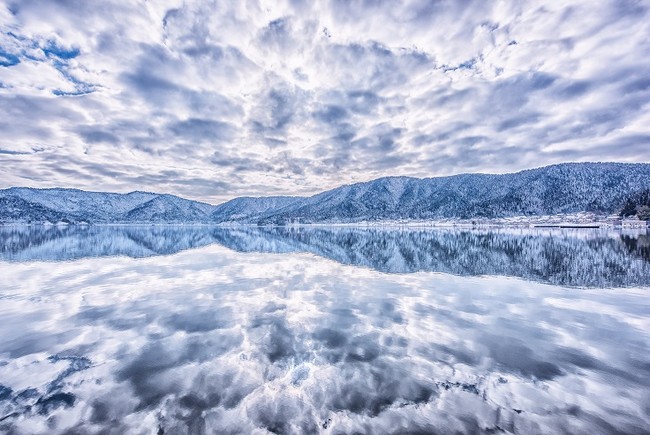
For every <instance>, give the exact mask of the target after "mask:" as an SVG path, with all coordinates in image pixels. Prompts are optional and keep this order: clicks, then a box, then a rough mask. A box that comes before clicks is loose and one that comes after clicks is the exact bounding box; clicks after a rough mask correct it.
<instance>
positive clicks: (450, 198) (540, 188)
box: [257, 163, 650, 224]
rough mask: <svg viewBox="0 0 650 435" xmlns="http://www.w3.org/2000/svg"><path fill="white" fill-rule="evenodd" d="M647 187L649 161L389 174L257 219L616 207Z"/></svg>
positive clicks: (609, 209)
mask: <svg viewBox="0 0 650 435" xmlns="http://www.w3.org/2000/svg"><path fill="white" fill-rule="evenodd" d="M648 187H650V164H622V163H572V164H561V165H554V166H547V167H544V168H539V169H532V170H527V171H522V172H517V173H514V174H504V175H488V174H463V175H455V176H451V177H439V178H425V179H418V178H408V177H388V178H380V179H378V180H374V181H370V182H367V183H357V184H353V185H349V186H342V187H339V188H337V189H333V190H330V191H327V192H323V193H321V194H318V195H315V196H312V197H310V198H306V199H304V200H299V201H296V202H295V203H294V204H292V205H290V206H287V207H284V208H283V209H281V210H276V211H273V212H270V213H266V214H262V215H260V216H259V217H258V219H257V222H258V223H262V224H285V223H290V222H299V223H311V222H355V221H376V220H392V219H439V218H464V219H467V218H474V217H487V218H492V217H507V216H519V215H552V214H559V213H576V212H581V211H591V212H597V213H599V212H603V213H614V212H618V211H619V210H620V209H621V207H622V205H623V202H624V200H625V199H626V198H627V197H628V196H629V195H630V193H632V192H639V191H642V190H643V189H647V188H648Z"/></svg>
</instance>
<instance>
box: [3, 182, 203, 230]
mask: <svg viewBox="0 0 650 435" xmlns="http://www.w3.org/2000/svg"><path fill="white" fill-rule="evenodd" d="M213 209H214V206H212V205H210V204H206V203H202V202H197V201H190V200H187V199H183V198H180V197H178V196H173V195H159V194H155V193H147V192H131V193H127V194H119V193H105V192H86V191H83V190H77V189H32V188H26V187H12V188H10V189H5V190H0V223H1V222H52V223H55V222H61V221H63V222H71V223H79V222H87V223H149V222H157V223H185V222H207V221H209V215H210V213H211V212H212V210H213Z"/></svg>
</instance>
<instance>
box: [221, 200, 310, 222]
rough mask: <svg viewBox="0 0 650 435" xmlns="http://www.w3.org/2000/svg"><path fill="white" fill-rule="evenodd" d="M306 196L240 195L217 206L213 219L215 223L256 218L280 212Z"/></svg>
mask: <svg viewBox="0 0 650 435" xmlns="http://www.w3.org/2000/svg"><path fill="white" fill-rule="evenodd" d="M304 199H305V198H301V197H297V196H268V197H258V198H251V197H247V196H244V197H240V198H235V199H231V200H230V201H228V202H224V203H223V204H220V205H218V206H216V207H215V208H214V210H213V212H212V215H211V216H210V217H211V220H212V221H213V222H215V223H221V222H238V221H242V220H250V219H256V218H258V217H259V216H262V215H265V214H268V213H278V212H280V211H281V210H283V209H284V208H285V207H287V206H290V205H293V204H295V203H296V202H297V201H301V200H304Z"/></svg>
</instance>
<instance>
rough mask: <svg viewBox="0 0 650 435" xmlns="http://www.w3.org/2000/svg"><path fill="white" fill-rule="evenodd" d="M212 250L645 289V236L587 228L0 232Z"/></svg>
mask: <svg viewBox="0 0 650 435" xmlns="http://www.w3.org/2000/svg"><path fill="white" fill-rule="evenodd" d="M214 243H218V244H220V245H223V246H225V247H227V248H229V249H233V250H235V251H240V252H268V253H285V254H286V253H298V252H306V253H312V254H315V255H318V256H321V257H325V258H328V259H331V260H334V261H337V262H339V263H342V264H349V265H354V266H362V267H367V268H371V269H375V270H378V271H381V272H386V273H411V272H420V271H428V272H443V273H450V274H455V275H462V276H474V275H501V276H513V277H521V278H525V279H528V280H534V281H538V282H546V283H551V284H557V285H564V286H577V287H623V286H636V285H644V284H647V283H648V282H649V281H650V278H649V277H650V235H649V234H647V233H643V232H630V233H621V232H616V231H607V230H593V229H546V230H542V229H530V230H528V229H518V230H515V229H509V230H505V229H495V230H459V229H415V228H380V229H376V228H354V227H297V228H296V227H293V228H292V227H235V228H228V227H203V226H178V227H174V226H113V227H111V226H92V227H83V226H80V227H77V226H68V227H38V226H34V227H27V226H24V227H0V259H2V260H6V261H33V260H45V261H66V260H74V259H80V258H85V257H103V256H128V257H135V258H140V257H149V256H156V255H170V254H175V253H177V252H180V251H183V250H186V249H192V248H198V247H202V246H207V245H210V244H214Z"/></svg>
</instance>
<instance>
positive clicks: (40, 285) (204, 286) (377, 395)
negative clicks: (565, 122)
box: [0, 226, 650, 435]
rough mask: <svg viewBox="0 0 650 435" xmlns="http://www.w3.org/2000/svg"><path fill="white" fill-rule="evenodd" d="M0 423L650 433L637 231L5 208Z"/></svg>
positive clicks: (649, 357) (646, 317)
mask: <svg viewBox="0 0 650 435" xmlns="http://www.w3.org/2000/svg"><path fill="white" fill-rule="evenodd" d="M0 319H1V322H0V432H3V433H10V434H52V433H67V434H73V433H103V434H123V433H135V434H140V433H142V434H184V433H190V434H202V433H219V434H230V433H233V434H234V433H242V434H265V433H278V434H285V433H286V434H304V433H326V434H352V433H364V434H366V433H367V434H406V433H410V434H427V433H468V434H473V433H486V434H487V433H517V434H536V433H545V434H557V433H571V434H590V435H591V434H609V433H612V434H614V433H629V434H644V433H650V234H648V233H645V232H631V231H630V232H621V231H612V230H598V229H595V230H591V229H590V230H585V229H566V230H560V229H493V230H489V229H483V230H467V229H465V230H461V229H418V228H352V227H341V228H330V227H299V228H282V227H277V228H274V227H232V228H225V227H202V226H195V227H191V226H188V227H165V226H142V227H128V226H119V227H102V226H91V227H75V226H69V227H38V226H34V227H27V226H25V227H20V226H15V227H11V226H8V227H0Z"/></svg>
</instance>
